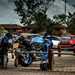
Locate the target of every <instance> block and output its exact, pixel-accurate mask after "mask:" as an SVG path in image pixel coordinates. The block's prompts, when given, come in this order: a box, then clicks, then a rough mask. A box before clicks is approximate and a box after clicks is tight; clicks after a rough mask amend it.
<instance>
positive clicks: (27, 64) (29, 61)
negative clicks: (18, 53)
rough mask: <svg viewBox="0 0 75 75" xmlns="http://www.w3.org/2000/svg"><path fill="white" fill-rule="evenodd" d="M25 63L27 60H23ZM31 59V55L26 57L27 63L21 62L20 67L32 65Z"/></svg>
mask: <svg viewBox="0 0 75 75" xmlns="http://www.w3.org/2000/svg"><path fill="white" fill-rule="evenodd" d="M25 61H27V60H25ZM32 61H33V60H32V57H31V55H29V57H28V61H27V62H26V63H25V62H22V64H21V65H22V66H29V65H30V64H32Z"/></svg>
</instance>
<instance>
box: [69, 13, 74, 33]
mask: <svg viewBox="0 0 75 75" xmlns="http://www.w3.org/2000/svg"><path fill="white" fill-rule="evenodd" d="M69 18H70V20H69V26H68V28H69V32H70V33H72V34H75V12H74V13H73V14H71V13H70V16H69Z"/></svg>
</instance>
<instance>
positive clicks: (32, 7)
mask: <svg viewBox="0 0 75 75" xmlns="http://www.w3.org/2000/svg"><path fill="white" fill-rule="evenodd" d="M50 1H53V2H54V1H55V0H15V2H14V3H15V6H16V8H15V11H16V12H17V14H18V15H19V16H20V21H21V23H22V24H24V25H27V26H29V25H31V24H32V22H34V26H32V27H35V30H36V29H38V30H39V29H41V30H42V29H44V28H46V27H47V25H48V19H47V15H46V11H47V9H48V6H49V2H50Z"/></svg>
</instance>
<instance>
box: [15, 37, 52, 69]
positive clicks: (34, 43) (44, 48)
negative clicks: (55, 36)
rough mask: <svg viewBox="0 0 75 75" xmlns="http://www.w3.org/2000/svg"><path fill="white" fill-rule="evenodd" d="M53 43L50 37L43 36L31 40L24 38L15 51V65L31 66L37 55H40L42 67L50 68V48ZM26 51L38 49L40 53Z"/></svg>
mask: <svg viewBox="0 0 75 75" xmlns="http://www.w3.org/2000/svg"><path fill="white" fill-rule="evenodd" d="M23 40H24V41H23ZM20 41H21V40H20ZM51 44H52V42H51V41H50V40H49V39H44V38H43V37H42V36H36V37H34V38H32V40H31V42H28V41H26V40H25V38H23V39H22V41H21V43H20V45H19V47H18V48H17V49H16V52H15V66H16V67H17V66H18V65H19V64H20V65H22V66H24V67H25V66H29V65H30V64H32V62H33V61H35V60H34V59H36V57H40V59H41V63H40V69H41V70H43V69H48V48H49V46H50V45H51ZM26 51H29V52H31V51H35V52H37V51H38V52H39V53H26ZM40 52H41V53H40Z"/></svg>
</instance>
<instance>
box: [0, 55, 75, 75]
mask: <svg viewBox="0 0 75 75" xmlns="http://www.w3.org/2000/svg"><path fill="white" fill-rule="evenodd" d="M8 57H9V62H8V68H7V69H0V75H75V56H74V55H62V56H61V57H58V56H54V63H53V70H52V71H41V70H40V66H39V64H40V61H39V62H34V63H33V64H32V65H30V66H29V67H22V66H18V67H17V68H15V66H14V59H12V58H11V54H9V56H8Z"/></svg>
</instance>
